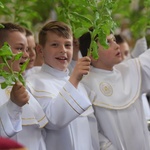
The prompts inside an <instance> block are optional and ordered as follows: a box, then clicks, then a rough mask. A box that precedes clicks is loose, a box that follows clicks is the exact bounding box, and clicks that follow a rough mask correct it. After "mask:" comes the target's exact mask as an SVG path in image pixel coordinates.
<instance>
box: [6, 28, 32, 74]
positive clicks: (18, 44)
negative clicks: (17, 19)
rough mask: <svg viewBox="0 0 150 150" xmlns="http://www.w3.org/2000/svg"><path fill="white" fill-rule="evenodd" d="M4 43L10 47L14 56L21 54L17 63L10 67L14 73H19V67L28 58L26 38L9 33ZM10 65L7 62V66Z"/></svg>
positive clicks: (22, 35) (21, 34)
mask: <svg viewBox="0 0 150 150" xmlns="http://www.w3.org/2000/svg"><path fill="white" fill-rule="evenodd" d="M6 42H7V43H8V44H9V45H10V47H11V50H12V52H13V53H14V54H16V53H19V52H23V56H22V58H21V59H20V60H18V61H15V62H14V63H13V66H12V67H13V70H14V71H20V65H22V64H23V63H24V62H25V61H26V60H27V58H28V57H29V55H28V53H27V48H28V45H27V39H26V36H25V35H24V34H23V33H20V32H18V31H14V32H10V33H9V35H8V38H7V39H6ZM10 63H11V61H9V64H10Z"/></svg>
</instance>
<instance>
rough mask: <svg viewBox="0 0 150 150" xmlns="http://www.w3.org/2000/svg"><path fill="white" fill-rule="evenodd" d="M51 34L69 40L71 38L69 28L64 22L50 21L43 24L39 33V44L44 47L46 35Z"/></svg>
mask: <svg viewBox="0 0 150 150" xmlns="http://www.w3.org/2000/svg"><path fill="white" fill-rule="evenodd" d="M48 32H53V33H55V34H57V35H58V36H62V37H64V38H69V37H70V36H72V31H71V28H70V27H69V26H68V25H67V24H65V23H64V22H59V21H51V22H48V23H47V24H45V25H44V26H43V27H42V29H41V30H40V32H39V44H40V45H42V46H44V45H45V43H46V40H47V33H48Z"/></svg>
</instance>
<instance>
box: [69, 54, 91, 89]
mask: <svg viewBox="0 0 150 150" xmlns="http://www.w3.org/2000/svg"><path fill="white" fill-rule="evenodd" d="M90 63H91V59H90V58H89V57H88V56H86V57H82V58H80V59H78V61H77V63H76V66H75V68H74V70H73V72H72V74H71V76H70V79H69V81H70V82H71V83H72V84H73V85H74V86H75V87H76V88H77V86H78V84H79V82H80V80H81V79H82V77H83V75H87V74H88V72H89V70H90Z"/></svg>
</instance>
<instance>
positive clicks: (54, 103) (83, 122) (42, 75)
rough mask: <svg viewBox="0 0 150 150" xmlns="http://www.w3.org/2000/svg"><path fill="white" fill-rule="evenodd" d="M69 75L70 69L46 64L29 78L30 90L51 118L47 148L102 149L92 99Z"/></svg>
mask: <svg viewBox="0 0 150 150" xmlns="http://www.w3.org/2000/svg"><path fill="white" fill-rule="evenodd" d="M68 79H69V76H68V71H67V72H62V71H59V70H56V69H53V68H51V67H49V66H47V65H45V64H44V65H43V66H42V70H41V71H40V72H38V73H36V74H32V76H30V77H28V78H27V85H28V88H29V90H30V91H31V93H32V94H33V96H34V97H35V98H36V99H37V100H38V101H39V103H40V104H41V106H42V107H43V109H44V111H45V113H46V115H47V118H48V119H49V123H48V124H47V126H46V144H47V150H99V144H98V135H97V136H96V134H97V130H96V129H97V125H96V119H95V118H94V116H92V114H93V109H92V107H91V102H90V101H89V99H88V96H87V93H86V91H85V89H84V88H83V86H82V85H81V84H80V85H79V86H78V89H76V88H75V87H74V86H73V85H72V84H71V83H70V82H69V81H68ZM89 122H91V124H89ZM92 128H93V129H92ZM92 130H93V131H92ZM92 137H94V138H92ZM96 137H97V138H96ZM92 140H93V141H92Z"/></svg>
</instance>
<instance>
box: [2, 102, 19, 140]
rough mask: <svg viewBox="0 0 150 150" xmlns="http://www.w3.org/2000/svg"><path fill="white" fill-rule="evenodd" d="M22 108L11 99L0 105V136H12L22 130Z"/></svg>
mask: <svg viewBox="0 0 150 150" xmlns="http://www.w3.org/2000/svg"><path fill="white" fill-rule="evenodd" d="M21 110H22V109H21V107H19V106H17V105H16V104H14V103H13V102H12V101H11V100H9V101H7V102H6V103H5V104H3V105H1V106H0V136H4V137H12V136H14V135H15V134H16V133H17V132H19V131H21V130H22V120H21V112H22V111H21Z"/></svg>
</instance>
